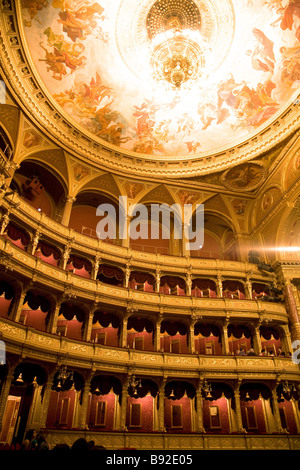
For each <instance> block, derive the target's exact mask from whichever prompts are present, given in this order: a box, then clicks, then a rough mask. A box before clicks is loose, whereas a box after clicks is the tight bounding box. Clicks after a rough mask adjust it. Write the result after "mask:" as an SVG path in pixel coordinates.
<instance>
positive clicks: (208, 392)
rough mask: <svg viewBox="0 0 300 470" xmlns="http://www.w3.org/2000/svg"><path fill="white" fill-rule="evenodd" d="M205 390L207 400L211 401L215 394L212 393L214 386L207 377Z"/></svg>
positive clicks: (204, 385)
mask: <svg viewBox="0 0 300 470" xmlns="http://www.w3.org/2000/svg"><path fill="white" fill-rule="evenodd" d="M203 392H204V393H205V399H206V400H210V401H211V400H213V396H212V394H211V392H212V386H211V384H210V383H208V382H207V380H206V379H205V380H204V384H203Z"/></svg>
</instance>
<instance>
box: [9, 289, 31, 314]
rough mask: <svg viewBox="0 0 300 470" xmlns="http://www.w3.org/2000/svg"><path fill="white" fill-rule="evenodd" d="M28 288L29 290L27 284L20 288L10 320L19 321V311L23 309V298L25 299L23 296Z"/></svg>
mask: <svg viewBox="0 0 300 470" xmlns="http://www.w3.org/2000/svg"><path fill="white" fill-rule="evenodd" d="M28 290H29V287H28V285H25V286H22V290H21V293H20V295H19V298H18V299H16V303H15V305H14V308H13V311H12V315H11V318H12V320H13V321H15V322H19V321H20V316H21V312H22V310H23V305H24V300H25V297H26V294H27V291H28Z"/></svg>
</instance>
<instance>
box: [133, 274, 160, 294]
mask: <svg viewBox="0 0 300 470" xmlns="http://www.w3.org/2000/svg"><path fill="white" fill-rule="evenodd" d="M129 285H130V288H131V289H134V290H141V291H144V292H154V290H155V278H154V276H153V275H152V274H149V273H145V272H141V271H132V272H131V274H130V278H129Z"/></svg>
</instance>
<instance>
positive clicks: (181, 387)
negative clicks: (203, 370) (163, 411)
mask: <svg viewBox="0 0 300 470" xmlns="http://www.w3.org/2000/svg"><path fill="white" fill-rule="evenodd" d="M172 392H173V394H174V398H173V399H175V400H180V398H182V397H183V396H184V394H185V393H186V394H187V396H188V397H189V398H191V399H192V398H194V397H195V395H196V390H195V387H194V386H193V385H192V384H190V383H189V382H179V381H178V382H177V381H173V382H168V383H167V384H166V386H165V396H166V397H170V395H171V393H172Z"/></svg>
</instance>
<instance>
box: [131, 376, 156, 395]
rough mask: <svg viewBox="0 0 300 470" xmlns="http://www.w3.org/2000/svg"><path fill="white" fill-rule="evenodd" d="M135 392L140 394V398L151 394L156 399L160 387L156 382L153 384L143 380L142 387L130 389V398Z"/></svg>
mask: <svg viewBox="0 0 300 470" xmlns="http://www.w3.org/2000/svg"><path fill="white" fill-rule="evenodd" d="M135 391H136V393H137V394H138V397H139V398H144V397H145V396H146V395H147V394H148V393H149V392H150V394H151V396H152V397H153V398H155V397H156V396H157V393H158V385H157V384H156V383H155V382H152V381H151V380H146V379H143V380H142V381H141V386H137V387H136V388H133V387H129V388H128V393H129V395H130V396H133V394H134V393H135Z"/></svg>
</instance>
